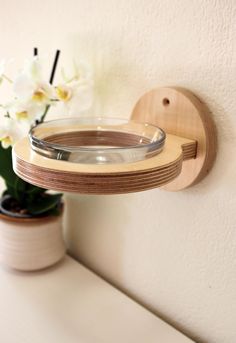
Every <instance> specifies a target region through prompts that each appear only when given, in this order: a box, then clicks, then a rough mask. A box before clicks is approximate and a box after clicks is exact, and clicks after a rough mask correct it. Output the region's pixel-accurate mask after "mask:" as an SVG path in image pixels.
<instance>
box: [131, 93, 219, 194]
mask: <svg viewBox="0 0 236 343" xmlns="http://www.w3.org/2000/svg"><path fill="white" fill-rule="evenodd" d="M132 119H134V120H136V121H140V122H147V123H150V124H153V125H157V126H159V127H161V128H162V129H163V130H164V131H165V132H167V133H170V134H174V135H178V136H181V137H186V138H190V139H194V140H196V141H197V152H196V158H195V159H191V160H188V161H186V162H184V163H183V167H182V171H181V174H180V175H179V176H178V177H177V178H176V179H175V180H174V181H172V182H171V183H168V185H166V186H165V187H164V189H166V190H171V191H178V190H181V189H184V188H186V187H189V186H191V185H194V184H196V183H197V182H199V181H200V180H202V178H204V177H205V176H206V175H207V174H208V172H209V170H210V169H211V167H212V165H213V162H214V159H215V155H216V131H215V126H214V123H213V121H212V119H211V115H210V113H209V110H208V109H207V108H206V106H205V104H203V103H202V102H201V100H199V99H198V98H197V97H196V96H195V95H194V94H193V93H191V92H190V91H188V90H186V89H183V88H179V87H173V88H157V89H154V90H152V91H150V92H148V93H146V94H144V95H143V96H142V97H141V98H140V99H139V101H138V102H137V104H136V105H135V107H134V110H133V113H132Z"/></svg>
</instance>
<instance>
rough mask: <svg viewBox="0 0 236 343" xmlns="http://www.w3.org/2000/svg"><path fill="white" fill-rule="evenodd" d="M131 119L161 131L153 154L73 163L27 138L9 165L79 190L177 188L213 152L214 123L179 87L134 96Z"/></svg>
mask: <svg viewBox="0 0 236 343" xmlns="http://www.w3.org/2000/svg"><path fill="white" fill-rule="evenodd" d="M131 119H134V120H135V121H136V122H138V123H149V124H152V125H155V126H158V127H160V128H162V129H163V130H164V131H165V132H166V142H165V145H164V148H163V150H162V151H161V152H160V153H159V154H158V155H155V156H153V157H150V158H147V159H143V160H142V161H137V162H131V163H120V164H117V163H114V164H83V163H81V164H80V163H72V162H68V161H62V160H56V159H50V158H48V157H43V156H41V155H39V154H38V153H35V152H33V151H32V149H31V147H30V143H29V141H28V139H27V138H26V139H23V140H21V141H19V142H18V143H17V144H16V145H15V146H14V149H13V165H14V170H15V172H16V174H18V175H19V176H20V177H21V178H22V179H24V180H26V181H28V182H30V183H32V184H34V185H37V186H40V187H43V188H46V189H53V190H57V191H66V192H76V193H81V194H83V193H85V194H119V193H130V192H139V191H144V190H147V189H151V188H156V187H163V188H164V189H166V190H171V191H178V190H182V189H185V188H187V187H189V186H191V185H194V184H196V183H197V182H199V181H200V180H201V179H202V178H203V177H205V176H206V175H207V174H208V172H209V170H210V169H211V167H212V165H213V162H214V158H215V155H216V134H215V128H214V124H213V122H212V120H211V117H210V114H209V111H208V110H207V108H206V106H205V105H204V104H203V103H202V102H201V101H200V100H199V99H198V98H197V97H196V96H195V95H194V94H192V93H191V92H189V91H188V90H185V89H181V88H159V89H156V90H152V91H150V92H148V93H146V94H144V96H142V97H141V98H140V99H139V101H138V102H137V104H136V105H135V107H134V110H133V113H132V116H131ZM67 136H68V135H66V137H67ZM69 136H70V135H69ZM74 136H75V135H72V137H70V139H72V141H73V143H74V141H75V140H76V141H77V140H78V137H74ZM53 137H54V139H56V138H55V137H57V140H58V139H59V138H60V139H62V138H61V136H59V138H58V136H57V135H56V136H53ZM63 137H64V136H63ZM60 139H59V141H60ZM64 139H65V137H64V138H63V142H64ZM67 139H68V137H67ZM90 139H91V137H90ZM119 139H121V137H120V136H119ZM79 145H80V144H79ZM68 146H69V145H68Z"/></svg>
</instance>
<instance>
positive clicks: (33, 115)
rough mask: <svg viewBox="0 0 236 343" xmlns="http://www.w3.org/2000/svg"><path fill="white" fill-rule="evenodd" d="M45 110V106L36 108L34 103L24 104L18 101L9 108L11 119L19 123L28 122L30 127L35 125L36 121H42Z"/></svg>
mask: <svg viewBox="0 0 236 343" xmlns="http://www.w3.org/2000/svg"><path fill="white" fill-rule="evenodd" d="M45 109H46V106H45V105H43V104H42V105H41V106H39V105H37V106H35V105H34V104H33V102H32V101H30V102H25V103H24V102H21V101H18V100H16V101H14V102H13V103H10V104H9V105H8V107H7V110H8V112H9V114H10V116H11V118H14V119H16V120H17V121H19V122H27V123H28V124H29V125H32V124H34V123H35V121H36V120H40V118H41V117H42V115H43V113H44V112H45Z"/></svg>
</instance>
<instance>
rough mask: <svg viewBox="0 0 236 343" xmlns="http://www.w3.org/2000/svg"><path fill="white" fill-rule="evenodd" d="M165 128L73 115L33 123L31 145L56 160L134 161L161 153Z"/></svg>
mask: <svg viewBox="0 0 236 343" xmlns="http://www.w3.org/2000/svg"><path fill="white" fill-rule="evenodd" d="M165 137H166V135H165V132H164V131H163V130H161V129H160V128H158V127H156V126H154V125H150V124H147V123H138V122H135V121H129V120H126V119H120V118H102V117H91V118H70V119H59V120H52V121H48V122H45V123H42V124H39V125H37V126H35V127H33V128H32V129H31V131H30V133H29V138H30V142H31V148H32V149H33V150H34V151H36V152H37V153H39V154H41V155H43V156H45V157H48V158H51V159H55V160H64V161H69V162H72V163H86V164H111V163H130V162H136V161H140V160H144V159H146V158H149V157H152V156H154V155H156V154H159V153H160V152H161V150H162V149H163V146H164V143H165Z"/></svg>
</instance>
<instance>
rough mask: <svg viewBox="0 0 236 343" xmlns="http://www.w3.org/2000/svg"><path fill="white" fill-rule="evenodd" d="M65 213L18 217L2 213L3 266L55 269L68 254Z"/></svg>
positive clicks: (0, 248) (0, 242) (0, 257)
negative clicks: (63, 218) (63, 229)
mask: <svg viewBox="0 0 236 343" xmlns="http://www.w3.org/2000/svg"><path fill="white" fill-rule="evenodd" d="M65 250H66V249H65V244H64V241H63V235H62V214H61V215H59V216H55V217H54V216H48V217H41V218H16V217H11V216H8V215H5V214H2V213H1V214H0V263H2V264H4V265H6V266H8V267H11V268H14V269H18V270H24V271H33V270H39V269H43V268H46V267H49V266H52V265H53V264H55V263H56V262H58V261H59V260H61V259H62V258H63V257H64V255H65Z"/></svg>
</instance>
